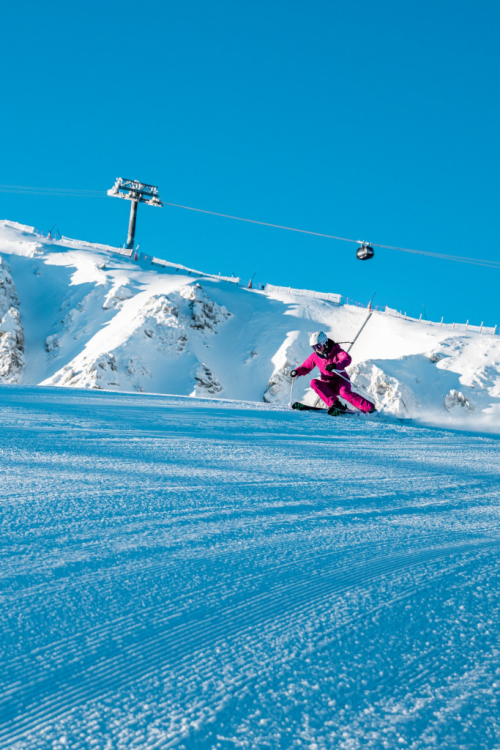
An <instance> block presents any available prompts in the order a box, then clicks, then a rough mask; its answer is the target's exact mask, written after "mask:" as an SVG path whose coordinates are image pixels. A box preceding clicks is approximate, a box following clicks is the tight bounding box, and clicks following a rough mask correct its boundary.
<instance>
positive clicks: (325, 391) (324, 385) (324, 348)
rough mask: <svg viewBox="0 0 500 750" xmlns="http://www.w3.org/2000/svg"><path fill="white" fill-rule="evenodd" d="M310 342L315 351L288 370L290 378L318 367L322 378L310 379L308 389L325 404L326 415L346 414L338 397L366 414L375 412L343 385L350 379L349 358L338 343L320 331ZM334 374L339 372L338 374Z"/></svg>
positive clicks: (369, 405) (371, 405)
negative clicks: (347, 370) (297, 365)
mask: <svg viewBox="0 0 500 750" xmlns="http://www.w3.org/2000/svg"><path fill="white" fill-rule="evenodd" d="M309 343H310V345H311V346H312V348H313V350H314V351H313V353H312V354H311V355H310V356H309V357H308V358H307V359H306V361H305V362H304V363H303V364H302V365H301V366H300V367H297V369H296V370H292V371H291V373H290V375H291V376H292V378H297V377H300V376H301V375H307V374H308V373H309V372H311V370H314V368H315V367H318V369H319V370H320V372H321V378H313V379H312V380H311V388H312V389H313V391H315V393H317V394H318V396H319V397H320V398H321V399H322V400H323V401H324V402H325V404H326V405H327V407H328V414H330V415H332V416H336V415H338V414H339V413H341V412H345V411H346V408H345V407H344V406H343V405H342V403H341V402H340V401H339V400H338V397H339V396H342V398H343V399H344V400H345V401H348V402H349V403H350V404H352V405H353V406H355V407H356V408H357V409H359V410H360V411H363V412H365V413H367V414H371V412H374V411H376V409H375V404H372V402H371V401H367V400H366V399H365V398H363V397H362V396H360V395H359V394H358V393H353V392H352V391H351V384H350V382H347V383H346V381H345V380H344V378H346V379H347V380H349V375H348V374H347V373H346V371H345V368H346V367H348V366H349V365H350V364H351V362H352V358H351V356H350V355H349V354H348V353H347V352H345V351H344V350H343V349H341V348H340V346H339V344H336V343H335V341H332V340H331V339H329V338H328V336H327V335H326V333H323V331H316V333H313V334H312V335H311V336H310V338H309ZM335 373H338V375H336V374H335ZM340 376H342V377H340Z"/></svg>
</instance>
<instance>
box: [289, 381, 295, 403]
mask: <svg viewBox="0 0 500 750" xmlns="http://www.w3.org/2000/svg"><path fill="white" fill-rule="evenodd" d="M294 382H295V378H292V387H291V388H290V406H291V405H292V394H293V384H294Z"/></svg>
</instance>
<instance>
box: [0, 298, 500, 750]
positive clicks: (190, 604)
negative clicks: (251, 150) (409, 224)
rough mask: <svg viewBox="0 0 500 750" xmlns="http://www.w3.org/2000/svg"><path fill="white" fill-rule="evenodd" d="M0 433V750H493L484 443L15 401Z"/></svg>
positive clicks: (499, 684)
mask: <svg viewBox="0 0 500 750" xmlns="http://www.w3.org/2000/svg"><path fill="white" fill-rule="evenodd" d="M102 291H104V290H102ZM92 293H95V287H94V286H93V285H90V286H88V287H87V294H92ZM163 293H164V292H163ZM242 298H243V299H245V300H253V298H251V297H250V296H249V295H247V296H246V297H244V296H243V295H242ZM176 299H177V301H178V302H179V303H181V297H180V296H179V297H177V298H176ZM258 299H260V298H258ZM222 302H223V300H222V299H219V300H218V304H219V303H220V304H222ZM264 303H265V304H266V305H268V304H269V302H268V301H266V300H264ZM264 303H262V304H264ZM162 304H163V303H162ZM248 304H249V306H250V305H251V304H253V301H252V302H248ZM276 304H277V305H278V304H279V305H280V306H282V303H281V302H279V303H276ZM141 305H142V303H140V304H138V309H144V308H143V307H141ZM75 309H76V308H75ZM86 309H88V308H86ZM96 309H97V308H96ZM162 309H163V311H164V314H165V315H167V314H168V312H167V311H166V309H165V307H163V308H162ZM249 309H250V308H249ZM278 309H280V307H278ZM292 309H293V306H292ZM122 311H124V308H122ZM222 317H223V316H222ZM290 317H292V316H290ZM147 325H151V324H150V323H147ZM214 325H215V323H214ZM217 325H219V322H217ZM220 325H221V328H222V327H223V326H224V325H231V322H230V321H226V322H221V323H220ZM206 335H207V337H208V336H209V334H208V333H207V334H206ZM210 335H216V334H210ZM452 343H453V342H452ZM168 345H169V346H170V342H169V343H168ZM290 345H291V346H297V339H295V340H293V337H291V340H290ZM462 353H463V356H467V354H466V351H465V346H463V348H462ZM179 356H183V355H182V354H181V355H179ZM193 356H194V355H193ZM281 356H282V355H281V354H280V355H277V358H276V361H275V363H274V364H275V365H276V366H278V365H279V363H280V357H281ZM411 356H412V357H413V358H415V357H417V355H415V354H414V355H411ZM117 360H118V357H117ZM409 361H411V360H405V362H409ZM250 366H252V365H250ZM372 366H378V365H372ZM425 366H427V367H431V364H430V363H426V365H425ZM423 367H424V365H422V368H423ZM444 372H445V374H449V372H446V371H444ZM405 395H406V394H403V396H405ZM457 408H458V407H457ZM0 422H1V429H0V453H1V461H0V473H1V475H2V484H1V486H2V494H1V506H0V507H1V511H2V513H1V517H0V523H1V535H2V553H1V556H0V566H1V567H0V573H1V580H2V596H1V599H0V621H1V632H2V638H1V640H0V655H1V656H0V658H1V669H0V686H1V687H0V747H1V748H2V750H64V749H67V748H71V750H87V749H88V748H102V749H103V750H104V749H109V750H122V749H126V750H129V749H130V750H132V749H134V750H142V749H144V750H146V749H147V750H149V749H152V748H172V747H176V748H179V750H195V749H196V750H212V749H217V750H225V749H226V748H245V749H247V748H252V749H254V748H255V749H261V748H273V749H274V748H279V749H282V750H289V749H291V748H292V749H295V748H304V749H306V748H307V750H332V748H335V749H336V750H337V749H338V750H358V749H359V750H366V749H367V748H370V749H371V748H376V749H377V750H378V749H381V750H382V748H389V749H392V748H399V747H403V748H410V749H411V750H423V749H424V748H425V749H426V748H440V749H443V750H444V749H445V748H446V749H447V750H448V749H453V750H455V749H458V748H467V749H471V750H472V748H474V750H483V749H484V750H493V749H494V748H498V747H500V713H499V711H498V699H499V695H500V654H499V635H500V606H499V605H500V560H499V550H500V529H499V515H500V485H499V479H500V477H499V473H500V471H499V470H500V464H499V438H498V436H497V435H485V434H474V433H470V432H467V433H466V432H461V431H458V430H455V431H451V430H443V429H440V428H436V427H422V426H418V425H416V424H415V423H410V422H400V421H398V420H397V419H392V421H391V420H387V419H385V420H384V418H383V417H381V416H375V417H367V418H358V417H339V418H337V419H332V418H329V417H327V416H326V415H325V414H323V413H304V412H302V413H300V412H293V411H291V410H289V409H287V408H286V407H285V406H279V405H269V404H266V403H263V402H260V403H255V404H251V403H245V402H238V401H232V402H231V401H227V400H217V399H216V398H211V399H199V398H196V397H193V398H189V397H180V396H162V395H156V396H155V395H146V394H137V393H129V394H127V393H118V392H116V393H113V392H109V391H108V392H103V391H96V390H78V389H61V388H51V387H43V388H42V387H37V386H26V385H2V386H0Z"/></svg>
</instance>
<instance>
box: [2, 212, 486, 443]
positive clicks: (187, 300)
mask: <svg viewBox="0 0 500 750" xmlns="http://www.w3.org/2000/svg"><path fill="white" fill-rule="evenodd" d="M0 254H1V255H0V382H5V383H22V384H26V385H29V384H43V385H57V386H66V387H79V388H97V389H104V390H120V391H137V392H148V393H171V394H178V395H191V396H204V397H208V398H214V397H216V398H227V399H239V400H249V401H265V402H268V403H274V404H287V403H288V400H289V398H290V388H291V380H290V374H289V373H290V370H291V369H292V368H293V367H295V366H296V365H297V364H299V363H301V362H302V361H303V360H304V359H305V358H306V356H307V355H308V354H309V352H310V349H309V345H308V335H309V334H310V333H311V332H312V331H314V330H318V329H324V330H325V331H326V332H327V333H328V334H329V335H331V336H332V338H334V339H335V340H337V341H352V340H353V338H354V336H355V335H356V333H357V331H358V330H359V329H360V327H361V325H362V324H363V322H364V320H365V319H366V316H367V311H366V309H362V308H357V307H354V306H352V305H339V304H338V303H336V302H332V301H331V300H324V299H318V298H311V297H306V296H304V295H299V294H294V293H293V292H291V293H288V290H287V291H286V292H284V291H283V292H280V291H267V292H264V291H262V290H250V289H246V288H242V287H240V286H237V285H236V284H232V283H227V282H225V281H223V280H219V279H217V278H216V277H206V276H195V277H193V275H190V274H189V273H186V272H185V271H183V270H182V267H180V268H179V271H178V272H177V271H176V268H175V267H174V266H173V265H172V266H165V267H164V268H161V267H158V266H155V267H154V268H152V267H151V265H150V262H148V261H146V260H139V261H138V262H134V261H133V260H132V259H131V258H127V257H124V256H123V257H122V256H120V255H117V254H115V253H113V252H111V251H110V249H106V246H94V247H93V248H91V249H89V246H88V245H86V244H85V243H78V242H77V241H73V242H72V243H71V246H70V247H66V246H64V245H61V244H60V243H55V242H52V241H51V240H48V239H44V238H40V237H39V236H37V235H36V234H35V233H34V232H31V231H29V228H26V227H22V225H14V224H13V223H12V222H0ZM346 346H347V345H346ZM352 356H353V363H352V365H351V367H350V375H351V377H352V379H353V382H354V383H355V387H356V386H357V387H359V388H362V389H364V390H365V391H366V392H367V394H368V395H369V396H370V398H372V400H374V401H375V403H376V404H377V407H378V409H379V410H383V411H385V412H386V413H388V414H392V415H394V416H398V417H401V418H404V417H409V418H421V419H423V420H424V421H427V422H435V423H438V424H443V425H445V424H454V425H457V426H468V427H469V428H471V429H493V430H497V429H498V427H499V426H500V339H499V338H498V336H492V335H489V334H485V333H478V332H475V331H463V330H458V329H457V330H453V329H450V328H440V327H437V326H424V325H419V324H418V323H417V322H413V321H409V320H405V319H403V318H397V317H393V316H391V315H385V314H383V313H380V312H374V313H373V315H372V317H371V319H370V320H369V322H368V324H367V326H366V328H365V329H364V330H363V332H362V334H361V336H360V337H359V339H358V340H357V341H356V344H355V345H354V347H353V349H352ZM294 398H300V399H305V400H306V401H309V402H311V403H312V402H313V400H314V394H313V393H312V392H311V391H310V389H309V378H301V379H300V380H298V381H297V382H296V383H295V385H294Z"/></svg>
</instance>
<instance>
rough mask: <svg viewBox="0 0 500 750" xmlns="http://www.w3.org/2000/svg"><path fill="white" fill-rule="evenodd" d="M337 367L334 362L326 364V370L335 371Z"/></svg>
mask: <svg viewBox="0 0 500 750" xmlns="http://www.w3.org/2000/svg"><path fill="white" fill-rule="evenodd" d="M336 369H337V368H336V367H335V365H334V364H333V362H332V363H331V364H330V365H325V370H326V371H327V372H335V371H336Z"/></svg>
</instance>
